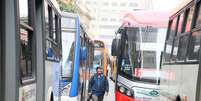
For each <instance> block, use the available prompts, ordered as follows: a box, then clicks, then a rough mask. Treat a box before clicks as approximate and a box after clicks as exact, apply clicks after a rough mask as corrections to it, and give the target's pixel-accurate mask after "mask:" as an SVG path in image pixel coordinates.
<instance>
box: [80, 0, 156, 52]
mask: <svg viewBox="0 0 201 101" xmlns="http://www.w3.org/2000/svg"><path fill="white" fill-rule="evenodd" d="M78 4H82V5H86V6H87V7H88V8H89V9H90V11H91V12H90V13H91V15H92V21H91V22H90V29H91V32H92V33H93V34H94V35H95V36H96V39H100V40H104V41H105V43H106V44H107V46H108V48H109V49H110V46H111V42H112V38H113V37H114V35H115V31H116V30H117V29H118V28H119V27H120V26H121V24H122V18H123V16H124V14H125V13H126V12H127V11H133V10H141V9H143V10H144V9H153V4H152V0H79V1H78Z"/></svg>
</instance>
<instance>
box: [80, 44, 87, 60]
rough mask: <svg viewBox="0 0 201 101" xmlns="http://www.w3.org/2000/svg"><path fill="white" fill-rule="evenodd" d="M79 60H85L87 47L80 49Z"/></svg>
mask: <svg viewBox="0 0 201 101" xmlns="http://www.w3.org/2000/svg"><path fill="white" fill-rule="evenodd" d="M80 59H81V60H82V61H85V60H87V47H81V49H80Z"/></svg>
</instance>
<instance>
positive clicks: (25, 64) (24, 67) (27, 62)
mask: <svg viewBox="0 0 201 101" xmlns="http://www.w3.org/2000/svg"><path fill="white" fill-rule="evenodd" d="M31 40H32V39H31V35H30V33H29V32H28V31H27V30H25V29H20V43H21V49H20V51H21V53H20V70H21V76H22V77H23V78H24V77H30V76H32V71H33V69H32V67H33V66H32V45H31Z"/></svg>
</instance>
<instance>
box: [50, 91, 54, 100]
mask: <svg viewBox="0 0 201 101" xmlns="http://www.w3.org/2000/svg"><path fill="white" fill-rule="evenodd" d="M50 101H54V96H53V93H51V97H50Z"/></svg>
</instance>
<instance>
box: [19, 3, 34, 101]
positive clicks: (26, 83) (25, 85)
mask: <svg viewBox="0 0 201 101" xmlns="http://www.w3.org/2000/svg"><path fill="white" fill-rule="evenodd" d="M31 3H33V2H32V1H31V0H20V1H19V17H20V18H19V20H20V29H19V39H20V42H19V45H20V49H19V52H18V53H19V54H20V55H19V59H20V61H19V62H20V68H19V69H20V80H21V81H20V88H19V101H32V100H36V82H35V81H36V75H35V72H34V71H35V67H36V65H35V61H34V60H35V55H34V53H35V51H34V41H33V40H34V24H33V22H34V19H33V16H31V15H32V14H33V13H34V10H33V8H32V7H33V5H30V4H31Z"/></svg>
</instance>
